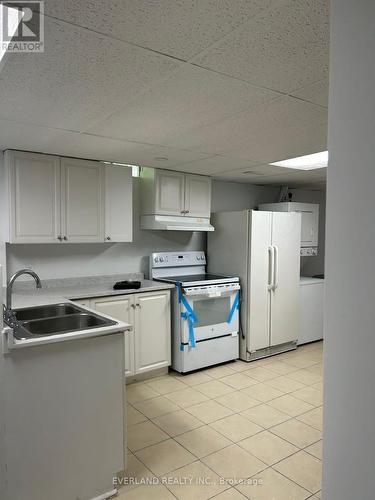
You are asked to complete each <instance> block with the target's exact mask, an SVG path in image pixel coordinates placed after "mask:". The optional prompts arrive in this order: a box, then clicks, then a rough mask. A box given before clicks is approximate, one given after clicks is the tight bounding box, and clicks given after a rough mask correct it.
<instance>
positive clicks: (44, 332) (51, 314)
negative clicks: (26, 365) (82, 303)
mask: <svg viewBox="0 0 375 500" xmlns="http://www.w3.org/2000/svg"><path fill="white" fill-rule="evenodd" d="M12 313H13V315H14V316H13V317H14V319H15V320H16V324H15V325H11V326H12V327H13V336H14V337H15V338H16V339H18V340H24V339H31V338H36V337H45V336H51V335H61V334H66V333H72V332H76V331H79V330H89V329H93V328H103V327H106V326H113V325H116V321H113V320H110V319H107V318H104V317H102V316H99V315H98V314H95V313H92V312H88V311H86V310H85V309H82V308H81V307H79V306H76V305H75V304H70V303H61V304H50V305H45V306H36V307H28V308H24V309H14V310H13V311H12Z"/></svg>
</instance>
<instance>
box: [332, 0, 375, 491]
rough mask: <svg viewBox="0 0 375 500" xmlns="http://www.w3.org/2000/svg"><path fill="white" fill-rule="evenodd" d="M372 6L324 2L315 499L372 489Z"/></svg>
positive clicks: (360, 0)
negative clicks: (319, 479)
mask: <svg viewBox="0 0 375 500" xmlns="http://www.w3.org/2000/svg"><path fill="white" fill-rule="evenodd" d="M374 19H375V2H374V1H373V0H357V1H355V2H353V0H332V2H331V50H330V64H331V68H330V93H329V118H328V131H329V132H328V149H329V154H330V160H329V167H328V183H327V186H328V189H327V245H326V248H327V250H326V303H325V308H326V325H325V328H326V331H325V345H324V350H325V360H324V373H325V385H324V394H325V409H324V447H323V448H324V460H323V464H324V466H323V471H324V474H323V499H324V500H354V499H358V500H372V499H373V498H374V492H375V474H374V464H375V418H374V416H375V396H374V387H375V363H374V353H375V334H374V325H375V307H374V305H375V287H374V254H375V224H374V214H375V196H374V186H375V166H374V158H375V141H374V137H375V119H374V116H375V95H374V86H375V59H374V53H375V35H374Z"/></svg>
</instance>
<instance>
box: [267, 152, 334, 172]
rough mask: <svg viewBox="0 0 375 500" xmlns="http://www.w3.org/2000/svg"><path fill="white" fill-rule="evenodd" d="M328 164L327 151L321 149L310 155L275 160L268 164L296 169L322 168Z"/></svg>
mask: <svg viewBox="0 0 375 500" xmlns="http://www.w3.org/2000/svg"><path fill="white" fill-rule="evenodd" d="M327 164H328V151H321V152H320V153H314V154H312V155H305V156H298V157H297V158H290V159H289V160H282V161H276V162H274V163H270V165H276V167H285V168H296V169H298V170H313V169H315V168H324V167H326V166H327Z"/></svg>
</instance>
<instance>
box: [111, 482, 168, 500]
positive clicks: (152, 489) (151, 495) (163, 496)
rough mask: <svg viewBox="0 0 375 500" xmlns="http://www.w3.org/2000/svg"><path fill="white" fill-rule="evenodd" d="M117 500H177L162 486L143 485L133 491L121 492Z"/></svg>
mask: <svg viewBox="0 0 375 500" xmlns="http://www.w3.org/2000/svg"><path fill="white" fill-rule="evenodd" d="M115 500H176V499H175V497H174V496H173V495H172V493H171V492H170V491H169V490H168V489H167V488H166V487H165V486H163V485H162V484H155V485H154V484H152V485H142V486H138V488H134V489H133V490H131V491H121V490H120V493H119V496H117V497H115Z"/></svg>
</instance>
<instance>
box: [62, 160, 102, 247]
mask: <svg viewBox="0 0 375 500" xmlns="http://www.w3.org/2000/svg"><path fill="white" fill-rule="evenodd" d="M102 176H103V165H102V164H100V163H99V162H96V161H87V160H74V159H70V158H63V159H62V160H61V187H62V189H61V195H62V196H61V222H62V233H63V239H64V241H67V242H72V243H80V242H100V241H104V197H103V181H102Z"/></svg>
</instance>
